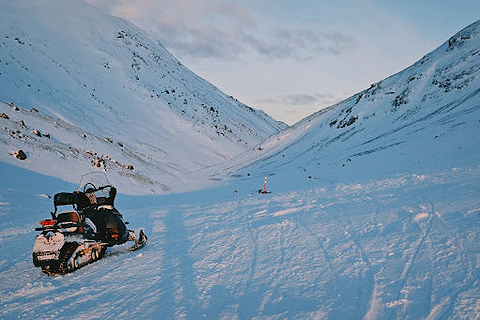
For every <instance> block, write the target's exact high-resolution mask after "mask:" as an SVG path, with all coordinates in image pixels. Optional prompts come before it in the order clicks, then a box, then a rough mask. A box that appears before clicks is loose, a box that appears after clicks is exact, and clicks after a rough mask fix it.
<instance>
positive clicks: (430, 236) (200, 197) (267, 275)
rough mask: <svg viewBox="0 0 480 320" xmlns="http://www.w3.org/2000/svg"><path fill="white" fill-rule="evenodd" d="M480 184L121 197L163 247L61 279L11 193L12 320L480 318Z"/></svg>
mask: <svg viewBox="0 0 480 320" xmlns="http://www.w3.org/2000/svg"><path fill="white" fill-rule="evenodd" d="M478 181H480V167H464V168H454V169H451V170H446V171H441V172H439V171H432V172H429V173H424V174H422V175H420V174H409V175H398V176H395V177H391V178H388V179H384V180H370V181H357V182H356V183H345V184H338V185H330V186H324V187H319V188H312V189H306V190H295V191H293V190H292V191H289V192H281V193H277V194H267V195H262V194H258V193H257V192H250V191H249V189H251V188H252V187H253V186H252V185H251V183H252V182H253V181H250V182H247V181H243V182H239V183H238V184H236V185H231V187H230V188H219V189H215V190H205V191H200V192H196V193H192V194H183V195H177V196H175V195H171V196H165V197H160V198H146V197H141V198H136V197H128V198H125V196H124V198H123V199H122V196H121V195H120V196H119V203H118V207H119V208H120V209H121V210H122V207H123V210H122V212H123V214H124V216H125V217H126V218H127V220H129V221H130V222H131V227H133V228H138V227H140V226H142V227H145V228H146V231H147V234H148V235H149V244H148V245H147V246H146V247H145V248H144V249H142V250H141V251H139V252H130V251H128V250H127V249H126V248H117V249H112V250H110V251H107V254H106V256H105V258H103V259H102V260H100V261H98V262H96V263H94V264H92V265H89V266H86V267H84V268H82V269H80V270H77V271H75V272H74V273H72V274H68V275H65V276H58V277H47V276H45V275H43V274H42V273H41V271H40V270H38V269H35V268H33V266H32V263H31V253H30V251H31V246H32V245H33V237H34V234H35V233H34V231H33V227H32V226H31V223H33V221H35V220H37V219H40V218H41V217H42V216H41V215H40V210H34V212H32V214H31V215H30V216H29V217H28V221H31V222H28V223H26V224H25V223H24V222H25V219H17V218H16V217H18V216H20V215H21V214H22V212H19V211H20V210H21V207H20V206H19V205H18V203H19V202H18V201H16V195H15V194H12V193H8V192H5V189H2V193H1V195H2V199H0V200H1V201H2V203H9V204H4V205H3V206H2V207H0V209H1V213H2V216H3V217H4V219H2V222H1V229H2V230H3V233H2V237H1V240H0V250H1V252H2V257H1V259H0V260H1V261H0V280H1V283H2V285H1V286H0V288H1V291H0V301H1V306H2V308H0V316H1V317H2V318H17V317H24V318H39V317H40V318H50V317H55V318H59V319H63V318H70V317H75V318H78V317H81V318H102V319H103V318H107V319H113V318H119V317H120V318H122V317H129V318H130V317H140V318H165V319H175V318H188V319H197V318H208V319H216V318H242V319H248V318H253V317H268V318H271V317H274V318H276V317H282V318H303V319H304V318H330V319H345V318H348V319H361V318H367V319H385V318H409V317H410V318H431V319H435V318H455V317H458V316H460V317H465V318H475V317H477V316H478V314H479V313H480V306H479V305H478V300H479V297H480V287H479V285H478V280H479V278H480V268H479V266H478V259H477V255H478V252H480V238H479V234H480V229H479V228H480V227H479V226H480V200H479V199H480V197H479V196H480V194H479V192H478V190H480V188H479V187H480V185H479V183H478ZM234 187H235V188H237V190H238V193H237V194H235V195H234V197H233V195H232V193H231V192H230V191H231V189H232V188H234ZM41 199H44V198H37V201H38V202H39V203H41V206H40V207H45V206H47V204H48V201H47V200H48V199H44V200H41ZM9 230H10V231H11V232H10V231H9ZM17 231H20V232H17Z"/></svg>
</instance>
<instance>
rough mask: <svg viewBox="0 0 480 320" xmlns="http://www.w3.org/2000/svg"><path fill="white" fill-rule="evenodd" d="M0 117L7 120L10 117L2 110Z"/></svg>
mask: <svg viewBox="0 0 480 320" xmlns="http://www.w3.org/2000/svg"><path fill="white" fill-rule="evenodd" d="M0 118H3V119H7V120H8V119H10V118H9V117H8V116H7V114H6V113H4V112H2V113H1V114H0Z"/></svg>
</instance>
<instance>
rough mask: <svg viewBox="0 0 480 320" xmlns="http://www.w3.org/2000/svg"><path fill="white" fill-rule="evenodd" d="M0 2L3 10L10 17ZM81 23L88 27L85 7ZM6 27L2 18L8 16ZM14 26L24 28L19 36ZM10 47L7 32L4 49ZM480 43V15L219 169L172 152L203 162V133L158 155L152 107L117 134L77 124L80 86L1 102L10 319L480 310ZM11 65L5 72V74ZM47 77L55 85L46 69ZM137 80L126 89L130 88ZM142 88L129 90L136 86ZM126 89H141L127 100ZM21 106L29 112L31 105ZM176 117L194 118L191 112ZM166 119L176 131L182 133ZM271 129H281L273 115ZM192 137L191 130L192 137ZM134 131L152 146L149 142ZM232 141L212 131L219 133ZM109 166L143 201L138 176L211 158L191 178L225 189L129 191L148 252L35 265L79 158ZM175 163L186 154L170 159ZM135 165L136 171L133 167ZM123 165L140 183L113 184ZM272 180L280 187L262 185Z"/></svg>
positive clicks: (450, 314)
mask: <svg viewBox="0 0 480 320" xmlns="http://www.w3.org/2000/svg"><path fill="white" fill-rule="evenodd" d="M15 3H21V4H22V5H24V4H23V2H22V1H19V2H15ZM52 3H55V2H52ZM72 3H75V2H72ZM57 4H58V3H57ZM29 5H31V6H32V7H31V8H34V7H35V5H33V4H29ZM58 5H60V4H58ZM77 5H79V4H78V3H77ZM7 6H10V7H12V8H16V9H15V10H17V12H20V11H21V12H25V9H22V8H21V6H20V5H19V4H15V5H13V4H5V3H1V4H0V7H1V8H2V9H3V8H6V7H7ZM25 6H26V7H29V6H27V5H26V4H25ZM21 9H22V10H23V11H22V10H21ZM37 9H38V10H39V11H40V12H41V8H37ZM12 10H13V9H12ZM0 12H1V13H0V17H3V16H2V15H3V14H4V12H5V11H4V10H2V11H0ZM9 12H10V11H9ZM92 12H95V11H92ZM9 14H13V13H9ZM91 14H93V15H94V16H96V15H97V14H98V13H91ZM19 16H20V17H21V15H19ZM70 18H71V20H73V21H72V23H73V24H72V25H75V23H74V22H75V19H74V18H75V17H74V15H73V14H72V16H71V17H70ZM24 19H27V18H24ZM105 19H107V20H108V19H113V18H110V17H109V18H105ZM114 20H115V19H114ZM5 21H6V20H4V19H3V18H2V19H0V23H1V24H2V26H3V25H4V24H5ZM119 21H121V20H119ZM76 23H77V24H78V23H79V22H78V21H77V22H76ZM99 23H102V22H99ZM123 23H124V22H123ZM7 24H8V23H7ZM63 26H65V24H63ZM12 28H13V29H14V27H13V23H12V25H10V27H9V28H7V30H13V29H12ZM2 30H3V29H2ZM101 30H105V29H104V28H101ZM49 32H50V31H49ZM52 32H53V31H52ZM99 32H100V31H99ZM39 33H41V32H39ZM54 34H55V33H54ZM94 34H97V33H96V32H95V33H94ZM142 34H143V33H142ZM24 36H25V37H26V35H24ZM16 37H18V39H19V40H20V41H21V42H24V40H23V39H21V38H20V37H19V36H18V35H17V36H16ZM46 38H49V36H48V35H47V36H46ZM6 39H10V38H5V39H2V41H6ZM87 39H89V38H88V37H87ZM118 39H120V40H119V41H123V40H122V38H121V37H120V38H118ZM13 40H14V41H17V42H18V40H15V38H14V39H13ZM87 43H90V41H87ZM25 44H26V45H27V47H24V46H23V47H22V46H20V45H21V44H20V43H19V46H20V48H28V42H25ZM25 44H24V45H25ZM32 46H33V42H32ZM127 47H128V45H127ZM89 48H98V47H96V46H93V47H91V45H90V46H89ZM478 48H480V22H477V23H474V24H472V25H470V26H468V27H467V28H465V29H464V30H462V31H461V32H459V33H458V34H456V35H454V36H453V37H452V38H451V39H450V40H449V41H447V42H446V43H445V44H443V45H442V46H440V47H439V48H438V49H437V50H435V51H433V52H432V53H430V54H428V55H426V56H425V57H424V58H423V59H421V60H420V61H419V62H417V63H416V64H414V65H413V66H412V67H410V68H408V69H406V70H404V71H402V72H400V73H398V74H396V75H393V76H392V77H389V78H388V79H385V80H383V81H380V82H379V83H376V84H374V85H372V87H371V88H369V89H367V90H365V91H363V92H361V93H359V94H357V95H355V96H353V97H351V98H350V99H347V100H346V101H344V102H341V103H339V104H338V105H335V106H332V107H330V108H328V109H326V110H322V111H319V112H318V113H316V114H314V115H312V116H310V117H308V118H307V119H305V120H303V121H301V122H299V123H298V124H296V125H295V126H293V127H290V128H288V129H286V130H283V131H281V132H279V133H278V134H276V135H274V136H272V137H271V138H269V139H268V140H266V141H264V142H263V143H261V144H260V145H257V146H256V147H255V148H254V150H250V151H247V152H244V153H242V154H241V155H239V156H235V157H234V158H233V159H230V160H228V161H219V162H218V163H219V164H218V165H216V166H214V167H210V168H205V165H204V164H205V159H206V158H207V156H208V155H205V153H203V151H201V150H200V151H199V150H198V149H192V150H191V152H194V151H195V152H197V153H192V158H197V159H198V160H199V162H201V164H200V165H198V166H193V165H192V163H190V162H187V161H186V160H184V159H176V158H174V156H177V155H182V156H188V154H189V152H187V151H185V149H184V148H183V146H184V145H185V144H188V143H189V142H188V141H183V140H181V139H180V138H177V136H176V135H173V134H172V135H171V136H168V137H163V138H164V139H165V141H163V142H162V143H163V144H162V145H161V147H156V146H157V144H156V139H155V138H156V137H148V135H146V134H144V133H143V131H142V128H141V127H137V125H138V123H139V122H140V123H142V122H141V121H140V119H143V120H144V121H145V122H148V123H149V122H150V121H153V120H152V119H150V118H148V117H146V115H151V114H152V113H151V112H146V109H142V108H140V107H139V108H140V109H138V112H133V113H132V115H131V117H132V122H131V123H130V122H127V121H126V120H125V119H124V118H122V116H121V115H119V116H118V117H119V118H120V120H121V119H123V120H122V121H124V122H122V123H123V127H122V129H124V128H126V129H128V130H129V129H132V128H137V130H136V131H134V132H132V133H131V136H128V137H127V136H122V135H120V134H119V135H114V133H115V132H116V131H115V130H119V128H117V127H114V126H113V125H112V123H113V122H108V121H103V122H101V124H102V126H101V128H96V127H95V125H93V124H92V125H91V127H89V124H88V123H86V122H85V121H83V120H81V119H83V118H81V119H76V121H77V122H76V121H75V119H71V118H70V117H69V115H70V113H69V112H66V113H65V114H61V113H60V111H61V110H62V108H69V107H72V108H73V106H74V105H76V103H77V102H75V101H77V100H79V101H84V99H90V98H88V97H83V96H81V95H80V94H78V95H77V94H76V93H74V91H75V90H73V87H72V86H66V88H70V89H72V90H71V91H72V92H71V93H72V95H71V96H67V98H65V101H63V100H62V101H60V102H62V103H60V102H59V101H56V102H57V104H56V105H60V106H62V108H59V109H57V108H53V107H52V108H47V107H48V106H47V105H43V104H41V103H40V105H39V108H36V107H35V106H36V104H35V105H30V103H32V102H33V101H27V102H22V103H20V102H16V101H15V102H14V105H9V104H0V108H1V109H0V113H2V112H3V113H5V114H6V116H7V117H8V119H6V117H4V118H0V123H1V126H0V128H1V129H2V133H1V136H0V137H2V139H1V143H2V144H1V149H0V150H1V151H2V153H3V154H4V155H2V157H3V158H0V160H1V161H0V172H1V175H2V176H1V178H2V179H0V182H1V183H0V252H1V254H0V317H1V318H7V319H8V318H56V319H68V318H85V319H86V318H88V319H100V318H101V319H117V318H133V317H138V318H145V319H158V318H162V319H200V318H202V319H203V318H206V319H252V318H258V319H280V318H281V319H284V318H285V319H324V318H325V319H406V318H409V319H419V318H421V319H446V318H466V319H474V318H478V317H479V315H480V305H479V301H480V281H479V280H480V265H479V264H480V262H479V261H480V260H479V253H480V200H479V199H480V194H479V190H480V162H479V160H480V159H479V153H480V152H479V150H480V148H479V147H480V146H479V133H480V132H479V130H480V129H479V128H480V111H479V110H480V99H479V95H478V92H479V91H480V83H479V79H478V78H479V77H478V76H479V66H480V61H479V58H480V50H479V49H478ZM0 49H1V51H0V54H2V56H1V57H2V58H1V59H2V60H1V62H0V67H1V68H5V67H6V66H9V65H10V66H11V64H12V60H9V61H8V64H5V63H3V61H4V56H3V54H4V53H3V52H4V51H3V49H4V44H3V42H2V47H0ZM92 50H93V49H92ZM93 51H95V50H93ZM9 52H11V51H9ZM122 52H123V51H122ZM53 60H54V61H58V60H57V59H53ZM15 61H16V60H15ZM62 61H63V60H62ZM89 61H91V60H89ZM122 61H123V60H122ZM65 65H67V64H65ZM62 66H64V64H62ZM117 67H119V68H121V67H120V66H117ZM111 68H112V67H111ZM129 68H130V67H127V69H129ZM144 68H145V67H142V68H141V69H140V70H144ZM112 69H113V68H112ZM3 70H5V69H1V70H0V72H1V73H2V74H1V75H0V79H1V77H4V76H5V75H6V73H5V72H4V71H3ZM23 70H24V69H23ZM30 70H33V68H32V67H27V70H24V71H22V72H25V73H28V72H30ZM75 70H77V71H79V72H80V71H81V68H77V69H75ZM107 70H108V68H107ZM137 71H139V70H137ZM178 72H179V71H178ZM178 72H177V71H175V74H177V73H178ZM8 77H10V76H8ZM45 77H47V76H45ZM30 79H33V77H32V78H30ZM47 79H48V77H47ZM141 79H142V78H141V77H140V80H138V81H141ZM38 81H39V83H40V82H41V83H43V78H42V77H40V76H39V78H38ZM92 81H93V80H92ZM112 81H113V80H112ZM132 81H133V80H132ZM132 81H127V83H128V84H129V85H132V86H133V84H134V83H136V82H135V81H133V82H132ZM172 81H173V80H172ZM3 83H4V80H2V85H3ZM46 83H48V81H46ZM89 83H90V82H89ZM100 84H101V81H99V82H98V85H99V86H100ZM7 85H8V86H10V87H9V88H11V89H12V90H17V92H25V91H23V89H22V90H20V89H19V88H23V87H22V86H21V81H20V80H19V82H17V85H16V86H15V85H13V84H10V83H8V84H7ZM102 85H104V86H107V85H108V84H107V83H103V84H102ZM30 86H32V84H30ZM47 87H48V86H47V85H45V88H47ZM27 88H28V85H27ZM52 88H55V90H57V87H56V86H52V87H50V89H51V90H53V89H52ZM61 88H62V87H59V89H58V90H60V89H61ZM128 88H130V87H129V86H126V89H125V92H135V90H133V89H132V90H131V91H128V90H130V89H128ZM194 88H196V87H194ZM45 90H46V89H45ZM62 90H63V89H62ZM82 90H83V89H82ZM40 91H41V92H42V90H40ZM175 91H176V93H178V91H177V89H176V90H175ZM169 92H170V93H169V94H171V91H169ZM2 94H4V93H2ZM39 96H41V94H39ZM220 96H222V95H220ZM121 97H122V98H124V99H127V101H130V100H128V99H131V98H130V97H127V95H126V94H125V95H123V94H122V95H121ZM170 97H171V96H170ZM70 98H71V99H70ZM92 98H93V97H92ZM76 99H77V100H76ZM138 99H140V98H138ZM152 99H156V98H152ZM54 100H55V99H53V98H52V101H53V102H55V101H54ZM100 100H101V101H104V102H105V101H107V100H106V99H105V100H104V99H100ZM227 100H228V98H227ZM7 102H8V100H7ZM23 103H25V104H23ZM16 104H18V105H21V108H18V110H16V108H15V105H16ZM42 105H43V107H41V106H42ZM100 105H102V104H101V103H99V104H95V106H96V107H98V108H93V109H89V114H90V112H92V113H95V112H96V110H97V109H98V110H99V111H98V112H99V113H100V114H102V115H105V114H107V113H108V111H107V109H108V108H100ZM167 105H168V103H167ZM187 105H190V101H187ZM32 108H35V109H32ZM125 108H126V107H125ZM175 108H176V107H175V106H174V105H173V104H172V111H171V113H169V115H170V114H177V113H180V114H182V112H181V111H180V112H178V110H177V109H175ZM218 108H220V107H219V106H218ZM73 109H74V108H73ZM73 109H72V110H73ZM214 109H215V110H217V107H215V106H214ZM240 109H241V108H240ZM52 110H56V111H55V112H52ZM59 110H60V111H59ZM121 110H124V109H121ZM135 110H136V109H135ZM162 110H163V109H162ZM165 110H168V109H165ZM173 110H175V111H173ZM72 112H80V110H77V111H72ZM164 112H166V111H164ZM215 113H216V112H215ZM256 113H258V112H256ZM161 115H162V113H158V114H157V116H161ZM219 117H220V111H219ZM73 118H74V117H73ZM91 118H92V119H91V121H97V119H96V118H95V117H94V116H91ZM125 118H127V117H125ZM112 119H113V120H112V121H114V122H115V121H116V122H118V123H120V122H121V121H120V120H118V119H117V120H115V118H112ZM169 119H177V122H179V123H181V124H182V125H185V126H186V127H187V128H192V122H187V121H186V120H185V119H184V118H169ZM178 119H183V120H178ZM222 119H223V117H222ZM184 120H185V122H183V121H184ZM172 121H173V120H172ZM161 123H162V125H165V126H166V127H167V129H168V130H170V129H171V130H172V132H173V131H175V130H173V129H176V128H177V127H175V126H176V125H178V123H177V124H176V123H173V124H172V123H170V122H169V121H162V122H161ZM103 124H104V125H103ZM170 124H171V125H172V126H167V125H170ZM206 124H207V125H206V126H205V127H200V130H201V131H202V132H203V133H204V134H205V135H206V136H208V134H209V133H208V132H209V131H208V130H207V128H211V127H210V126H209V125H208V122H206ZM193 127H195V126H193ZM268 127H269V128H272V127H276V124H275V122H274V123H273V125H269V126H268ZM172 128H173V129H172ZM195 128H197V127H195ZM167 129H158V130H165V131H168V130H167ZM35 130H38V131H40V132H38V133H39V134H40V136H39V135H37V134H36V131H35ZM152 130H153V129H152ZM269 130H270V129H269ZM275 130H276V129H275ZM275 130H273V131H275ZM232 131H234V130H233V129H232ZM47 132H48V133H50V135H49V136H50V137H48V136H47V135H46V133H47ZM155 132H157V131H155ZM186 132H191V131H188V130H186ZM129 134H130V133H129ZM215 135H216V134H214V137H215ZM266 135H268V134H266ZM138 137H140V138H138ZM193 137H194V136H193V135H187V134H186V135H185V136H183V139H187V140H188V139H193ZM107 138H108V139H107ZM135 139H142V140H141V142H142V143H144V142H145V141H147V142H148V143H150V144H149V145H148V147H146V146H144V145H142V144H139V143H135V141H136V140H135ZM143 139H145V141H143ZM195 139H196V140H194V141H195V142H198V141H199V140H198V139H199V138H198V137H197V136H195ZM222 139H223V138H222ZM222 139H220V140H218V139H217V137H215V139H213V138H212V141H213V142H212V143H214V144H215V145H217V143H222V141H224V140H222ZM258 139H259V138H258ZM139 141H140V140H139ZM154 141H155V143H153V142H154ZM19 144H21V145H22V146H25V150H26V151H27V152H26V153H27V156H28V158H27V160H26V161H27V162H22V161H21V160H18V159H16V158H15V157H14V156H13V155H10V154H8V152H7V151H12V152H13V151H15V150H16V148H17V146H18V145H19ZM176 144H178V145H176ZM253 144H254V143H252V144H250V146H249V147H247V149H252V147H251V145H253ZM31 145H32V146H34V147H32V148H27V147H28V146H31ZM227 145H229V144H227ZM174 146H177V147H178V149H175V148H174ZM160 148H164V149H165V155H164V158H160V157H159V158H155V157H157V156H158V154H159V152H160V151H159V150H160ZM204 149H205V147H204ZM206 149H207V150H208V148H206ZM240 149H241V148H240ZM99 150H102V151H101V152H105V153H106V154H105V156H102V155H99V154H98V152H99ZM162 150H163V149H162ZM209 150H217V151H218V150H219V149H215V148H212V149H209ZM228 150H231V149H228ZM86 151H95V152H97V154H96V155H95V154H93V152H92V153H91V154H90V153H86ZM5 154H7V156H6V160H4V159H5V158H4V157H5ZM106 156H108V157H106ZM154 156H155V157H154ZM150 157H151V158H150ZM212 157H213V156H212ZM97 158H101V159H103V161H107V175H108V177H109V178H110V177H111V176H113V179H117V180H116V181H114V182H115V184H116V183H117V182H120V183H121V185H120V186H118V185H117V184H116V185H117V186H118V189H119V192H120V193H122V192H125V191H124V190H122V188H127V189H128V188H130V189H131V190H133V192H132V191H131V193H142V192H139V191H144V190H145V187H144V186H141V185H138V181H139V180H140V179H141V178H142V177H144V178H145V179H152V178H151V177H150V176H149V174H152V175H153V177H154V178H155V177H159V176H156V174H158V173H157V171H161V170H162V168H163V170H164V171H165V172H167V173H170V174H171V176H172V177H180V178H186V176H182V175H181V174H180V173H178V172H177V170H178V168H183V167H184V166H185V167H188V168H193V170H195V169H200V168H203V169H202V170H198V171H196V172H195V175H192V176H193V177H195V180H194V181H192V182H191V183H192V184H193V186H192V187H191V188H192V189H193V188H200V187H202V186H206V185H209V184H210V183H211V181H218V183H217V186H216V187H215V188H214V189H203V190H199V191H195V192H190V193H179V194H168V195H162V196H126V195H124V194H119V195H118V197H117V203H116V206H117V207H118V209H119V210H120V211H121V212H122V214H123V215H124V217H125V218H126V219H127V220H129V221H130V225H129V226H130V228H132V229H136V228H139V227H142V228H144V229H145V231H146V234H147V235H148V236H149V243H148V245H147V246H146V247H144V248H143V249H142V250H141V251H137V252H133V253H132V252H129V251H128V249H127V248H125V247H114V248H112V249H109V250H108V251H107V253H106V255H105V257H104V258H103V259H101V260H100V261H98V262H95V263H93V264H90V265H87V266H85V267H83V268H81V269H79V270H77V271H75V272H73V273H71V274H67V275H64V276H58V277H47V276H45V275H43V274H42V272H41V271H40V270H39V269H35V268H34V266H33V264H32V256H31V252H32V247H33V242H34V237H35V235H36V232H35V231H34V228H35V227H36V226H37V225H38V222H37V221H39V220H40V219H43V218H46V217H49V216H50V215H49V214H48V212H49V211H50V210H51V209H52V199H50V198H48V197H47V196H46V195H52V194H53V193H55V192H59V191H72V190H73V189H74V188H75V187H76V185H75V184H72V183H68V182H65V181H64V180H62V179H58V178H55V177H62V176H63V175H65V173H66V172H67V170H66V169H64V168H65V167H68V166H67V165H76V166H75V168H74V167H73V166H72V171H83V170H88V169H91V163H90V161H91V160H98V159H97ZM166 158H169V159H170V160H171V161H172V163H169V164H168V166H166V165H165V162H164V161H165V159H166ZM213 158H215V157H213ZM218 158H219V157H217V158H216V159H218ZM220 158H221V157H220ZM105 159H106V160H105ZM159 159H160V160H159ZM200 160H203V161H200ZM40 161H43V164H44V166H43V167H42V168H41V169H38V171H40V172H41V173H43V174H41V173H35V172H32V171H29V170H26V169H24V168H30V166H33V165H34V163H37V162H39V163H40ZM177 162H178V163H177ZM10 163H13V164H14V165H12V164H10ZM18 163H21V166H22V167H20V165H19V164H18ZM130 164H133V166H134V168H135V171H134V172H131V171H129V170H131V169H128V168H129V167H128V165H130ZM55 170H58V171H60V173H61V174H58V173H55V172H54V171H55ZM116 172H120V173H121V175H120V174H118V176H119V177H123V176H125V175H127V176H126V177H127V179H125V180H122V179H120V178H118V177H117V178H115V176H116V175H117V174H116ZM140 173H142V175H140ZM167 173H162V176H166V175H167ZM265 174H268V184H267V189H268V190H269V191H271V193H268V194H260V193H259V192H258V189H261V188H262V187H263V182H264V175H265ZM222 175H223V176H222ZM130 177H131V178H132V179H131V181H132V184H131V185H128V184H127V183H126V182H128V181H129V179H130ZM113 179H112V180H113ZM155 179H157V178H155ZM180 180H181V181H180V182H179V183H178V184H176V185H174V187H175V188H177V189H176V190H185V189H188V188H186V187H185V186H181V183H184V182H185V180H186V179H183V180H182V179H180ZM220 180H222V181H220ZM155 181H156V182H154V183H151V182H148V180H147V181H145V184H146V185H149V186H152V185H153V186H159V187H160V189H161V184H160V183H161V182H158V180H155ZM122 182H123V184H122ZM155 183H157V184H156V185H155ZM167 188H168V186H165V189H167ZM182 188H183V189H182ZM135 191H137V192H135Z"/></svg>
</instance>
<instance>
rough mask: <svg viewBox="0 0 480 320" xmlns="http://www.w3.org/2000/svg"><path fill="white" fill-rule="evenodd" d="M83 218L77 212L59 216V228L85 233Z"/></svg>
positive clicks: (62, 213)
mask: <svg viewBox="0 0 480 320" xmlns="http://www.w3.org/2000/svg"><path fill="white" fill-rule="evenodd" d="M82 222H83V217H82V216H81V215H80V214H79V213H78V212H77V211H65V212H61V213H59V214H58V217H57V226H58V227H60V228H65V229H66V230H67V231H70V232H75V231H78V232H83V227H82Z"/></svg>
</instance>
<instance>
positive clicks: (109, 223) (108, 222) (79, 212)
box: [33, 172, 147, 275]
mask: <svg viewBox="0 0 480 320" xmlns="http://www.w3.org/2000/svg"><path fill="white" fill-rule="evenodd" d="M95 174H99V173H98V172H97V173H95ZM100 174H101V173H100ZM91 175H92V174H87V175H84V176H83V177H82V180H81V182H80V185H79V188H78V190H75V191H74V192H60V193H57V194H55V196H54V197H53V204H54V208H55V211H54V212H50V214H51V219H45V220H42V221H40V224H41V227H39V228H35V230H36V231H41V233H40V234H39V235H38V236H37V237H36V238H35V244H34V247H33V264H34V265H35V267H41V268H42V271H43V272H44V273H45V274H48V275H53V274H65V273H69V272H72V271H74V270H76V269H78V268H80V267H82V266H84V265H86V264H88V263H91V262H94V261H96V260H99V259H101V258H102V257H103V255H104V254H105V252H106V250H107V248H108V247H112V246H115V245H121V244H124V243H126V242H127V241H133V242H134V245H133V246H132V247H130V250H137V249H140V248H142V247H143V246H145V244H146V243H147V236H146V235H145V234H144V232H143V230H140V233H139V235H138V238H137V236H136V234H135V232H134V231H133V230H129V229H128V228H127V224H128V222H125V221H124V220H123V216H122V214H121V213H120V212H119V211H118V210H117V209H116V208H115V207H114V200H115V196H116V192H117V191H116V188H115V187H113V186H112V185H110V184H109V183H107V184H104V185H99V186H98V185H95V184H94V183H93V182H92V181H91V180H86V177H87V179H88V177H92V176H91ZM97 177H98V176H97ZM103 180H105V181H107V182H108V180H107V179H106V176H104V179H103ZM82 181H89V182H87V183H85V184H82ZM70 205H71V206H72V208H71V209H70V210H66V211H62V212H60V213H58V214H57V211H58V208H59V207H60V206H62V207H63V206H70Z"/></svg>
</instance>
